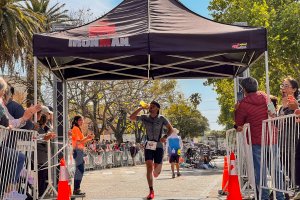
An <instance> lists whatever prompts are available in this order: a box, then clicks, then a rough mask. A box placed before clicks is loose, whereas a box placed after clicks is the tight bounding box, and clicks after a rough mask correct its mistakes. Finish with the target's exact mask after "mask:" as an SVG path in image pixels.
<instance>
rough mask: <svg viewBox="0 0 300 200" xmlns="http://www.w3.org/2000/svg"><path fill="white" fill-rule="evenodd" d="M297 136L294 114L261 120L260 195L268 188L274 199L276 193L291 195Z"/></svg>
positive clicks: (293, 185)
mask: <svg viewBox="0 0 300 200" xmlns="http://www.w3.org/2000/svg"><path fill="white" fill-rule="evenodd" d="M299 133H300V131H299V123H298V122H297V117H296V116H295V115H287V116H282V117H276V118H272V119H268V120H264V121H263V130H262V150H261V170H260V174H261V178H260V194H261V193H262V190H263V189H269V190H272V191H275V192H273V194H274V199H275V193H276V191H277V192H284V193H288V194H290V195H293V193H294V189H295V152H296V145H297V142H298V139H299ZM298 170H299V169H298Z"/></svg>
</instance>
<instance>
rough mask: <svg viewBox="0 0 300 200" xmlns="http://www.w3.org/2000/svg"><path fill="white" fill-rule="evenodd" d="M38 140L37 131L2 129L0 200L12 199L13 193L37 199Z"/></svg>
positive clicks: (0, 132) (0, 139)
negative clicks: (29, 195) (27, 194)
mask: <svg viewBox="0 0 300 200" xmlns="http://www.w3.org/2000/svg"><path fill="white" fill-rule="evenodd" d="M36 138H37V132H35V131H28V130H20V129H8V128H5V127H2V126H1V127H0V199H12V197H11V194H12V193H19V194H22V195H23V196H25V198H26V193H30V194H31V196H33V197H36V194H37V152H36ZM32 158H33V159H34V166H33V169H34V170H33V171H32V162H31V160H32ZM34 199H35V198H34Z"/></svg>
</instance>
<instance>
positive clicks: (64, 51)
mask: <svg viewBox="0 0 300 200" xmlns="http://www.w3.org/2000/svg"><path fill="white" fill-rule="evenodd" d="M33 50H34V56H37V57H38V58H39V60H40V61H41V62H42V63H44V64H45V65H47V66H49V67H50V69H51V70H52V71H53V72H54V73H55V74H56V75H57V76H58V77H59V78H61V79H64V80H121V79H148V78H153V79H159V78H172V79H173V78H176V79H178V78H209V77H211V78H226V77H233V76H236V75H238V74H240V73H241V72H243V71H244V70H245V69H246V68H247V67H249V66H250V65H251V64H252V63H254V62H255V61H256V60H257V59H258V58H259V56H260V55H262V54H263V52H264V51H266V50H267V40H266V29H265V28H255V27H241V26H233V25H227V24H221V23H217V22H214V21H212V20H209V19H206V18H204V17H202V16H199V15H197V14H195V13H194V12H192V11H190V10H189V9H187V8H186V7H185V6H184V5H183V4H181V3H180V2H179V1H178V0H147V1H145V0H124V1H123V2H122V3H121V4H120V5H118V6H117V7H116V8H115V9H113V10H112V11H111V12H109V13H107V14H106V15H105V16H103V17H101V18H100V19H97V20H95V21H93V22H91V23H89V24H86V25H84V26H81V27H77V28H72V29H69V30H64V31H58V32H52V33H43V34H35V35H34V37H33Z"/></svg>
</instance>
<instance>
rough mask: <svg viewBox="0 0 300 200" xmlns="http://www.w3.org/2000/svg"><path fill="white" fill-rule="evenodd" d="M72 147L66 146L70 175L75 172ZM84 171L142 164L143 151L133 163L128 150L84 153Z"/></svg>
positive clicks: (140, 151) (143, 161)
mask: <svg viewBox="0 0 300 200" xmlns="http://www.w3.org/2000/svg"><path fill="white" fill-rule="evenodd" d="M72 151H73V150H72V145H69V146H68V152H69V156H68V169H69V171H70V173H71V174H74V172H75V161H74V159H73V156H72ZM84 161H85V169H86V170H94V169H105V168H112V167H123V166H129V165H133V164H144V163H145V157H144V150H139V151H138V153H137V155H136V156H135V162H133V160H132V157H131V155H130V152H129V150H128V149H126V150H125V151H113V150H109V151H101V152H93V151H86V156H85V157H84Z"/></svg>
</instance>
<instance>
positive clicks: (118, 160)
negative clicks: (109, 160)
mask: <svg viewBox="0 0 300 200" xmlns="http://www.w3.org/2000/svg"><path fill="white" fill-rule="evenodd" d="M121 166H122V152H121V151H115V152H114V167H121Z"/></svg>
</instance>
